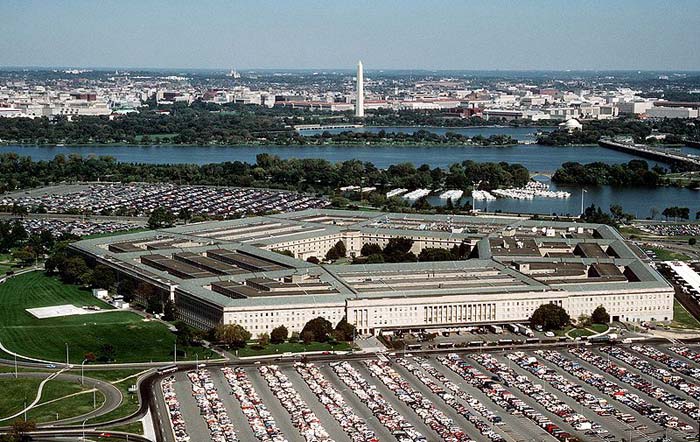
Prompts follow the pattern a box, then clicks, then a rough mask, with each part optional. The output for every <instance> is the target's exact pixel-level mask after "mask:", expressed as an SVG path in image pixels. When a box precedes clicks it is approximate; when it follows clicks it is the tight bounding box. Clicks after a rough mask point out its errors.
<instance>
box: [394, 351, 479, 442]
mask: <svg viewBox="0 0 700 442" xmlns="http://www.w3.org/2000/svg"><path fill="white" fill-rule="evenodd" d="M392 365H393V368H394V370H396V372H397V373H399V374H400V375H401V377H402V378H404V379H405V380H406V381H407V382H408V383H409V384H411V386H412V387H413V388H414V389H415V390H416V391H418V392H419V393H420V394H422V395H423V397H425V398H426V399H428V400H430V402H432V403H433V405H434V406H435V407H436V408H437V409H439V410H440V411H442V412H443V413H445V414H446V415H447V417H449V418H450V419H452V421H453V422H454V423H455V424H456V425H458V426H459V428H461V429H462V430H463V431H464V432H465V433H467V434H468V435H469V437H470V438H472V439H474V440H479V439H480V438H482V437H483V436H482V435H481V433H480V432H479V430H477V429H476V428H475V427H474V425H473V424H472V423H471V422H469V421H468V420H466V419H465V418H464V416H462V415H461V414H459V413H457V412H456V411H455V409H454V408H452V407H450V406H449V405H448V404H446V403H445V401H443V400H442V398H441V397H439V396H438V395H437V394H435V393H433V392H432V391H431V390H430V388H428V387H427V386H426V385H425V384H424V383H423V382H422V381H421V380H420V379H418V378H417V377H416V376H415V375H413V373H410V372H409V371H408V370H406V369H405V368H404V367H403V366H401V365H399V364H397V363H396V362H392Z"/></svg>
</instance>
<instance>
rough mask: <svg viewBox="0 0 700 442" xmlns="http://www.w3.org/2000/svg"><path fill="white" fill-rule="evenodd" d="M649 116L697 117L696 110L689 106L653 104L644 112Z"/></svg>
mask: <svg viewBox="0 0 700 442" xmlns="http://www.w3.org/2000/svg"><path fill="white" fill-rule="evenodd" d="M646 115H647V117H649V118H697V117H698V110H697V109H692V108H689V107H665V106H653V107H651V108H649V110H647V112H646Z"/></svg>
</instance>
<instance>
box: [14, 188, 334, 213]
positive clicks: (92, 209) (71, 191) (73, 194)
mask: <svg viewBox="0 0 700 442" xmlns="http://www.w3.org/2000/svg"><path fill="white" fill-rule="evenodd" d="M328 204H329V202H328V201H326V200H323V199H320V198H316V197H313V196H308V195H302V194H299V193H296V192H287V191H283V190H268V189H252V188H241V187H217V186H186V185H176V184H147V183H101V184H97V183H92V184H75V185H60V186H54V187H45V188H41V189H33V190H30V191H26V192H14V193H11V194H6V195H3V196H2V197H1V198H0V207H6V208H9V207H12V206H13V205H19V206H22V207H26V208H27V209H29V210H31V211H37V210H38V209H39V208H41V209H42V210H41V211H42V212H44V213H80V214H94V215H104V216H111V215H116V216H148V215H149V214H150V213H151V212H152V211H153V210H154V209H156V208H158V207H165V208H166V209H168V210H170V211H172V212H173V213H174V214H176V215H177V214H179V213H181V212H182V211H188V212H189V213H190V214H191V215H196V214H202V215H208V216H212V217H236V216H241V215H245V214H249V213H265V212H290V211H295V210H304V209H317V208H321V207H325V206H327V205H328Z"/></svg>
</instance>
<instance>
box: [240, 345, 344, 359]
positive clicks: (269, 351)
mask: <svg viewBox="0 0 700 442" xmlns="http://www.w3.org/2000/svg"><path fill="white" fill-rule="evenodd" d="M333 350H337V351H347V350H350V344H348V343H347V342H338V343H336V344H335V345H334V346H331V345H330V344H326V343H322V342H311V343H310V344H304V343H303V342H297V343H290V342H285V343H283V344H268V345H267V346H266V347H265V348H262V349H259V350H258V349H255V348H252V347H251V346H250V345H249V346H247V347H245V348H242V349H240V350H239V351H238V356H241V357H245V356H263V355H273V354H280V355H281V354H282V353H300V352H304V351H333Z"/></svg>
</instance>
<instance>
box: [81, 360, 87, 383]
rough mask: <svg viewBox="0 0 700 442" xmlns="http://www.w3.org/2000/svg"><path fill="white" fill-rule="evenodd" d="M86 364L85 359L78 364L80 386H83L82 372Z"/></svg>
mask: <svg viewBox="0 0 700 442" xmlns="http://www.w3.org/2000/svg"><path fill="white" fill-rule="evenodd" d="M86 362H87V359H83V362H81V363H80V385H84V384H85V372H84V367H85V363H86Z"/></svg>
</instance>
